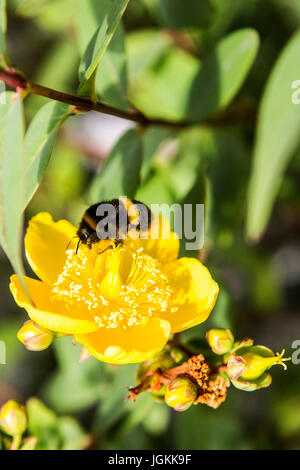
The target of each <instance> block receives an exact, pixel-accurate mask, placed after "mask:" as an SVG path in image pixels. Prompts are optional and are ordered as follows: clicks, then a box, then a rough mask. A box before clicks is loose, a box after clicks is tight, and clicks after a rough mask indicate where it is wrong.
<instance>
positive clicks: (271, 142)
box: [246, 31, 300, 240]
mask: <svg viewBox="0 0 300 470" xmlns="http://www.w3.org/2000/svg"><path fill="white" fill-rule="evenodd" d="M299 48H300V32H299V31H298V32H297V33H296V34H295V35H294V36H293V37H292V39H291V40H290V41H289V43H288V44H287V46H286V47H285V49H284V50H283V52H282V53H281V55H280V57H279V59H278V61H277V63H276V64H275V67H274V69H273V71H272V73H271V76H270V78H269V80H268V83H267V85H266V89H265V91H264V95H263V99H262V102H261V106H260V110H259V118H258V128H257V135H256V142H255V149H254V163H253V168H252V173H251V179H250V184H249V194H248V214H247V231H246V233H247V236H248V237H250V238H251V239H255V240H257V239H258V238H259V237H260V236H261V235H262V233H263V231H264V229H265V227H266V225H267V223H268V220H269V217H270V214H271V211H272V206H273V203H274V199H275V197H276V194H277V192H278V189H279V187H280V183H281V179H282V176H283V174H284V171H285V169H286V167H287V165H288V162H289V159H290V157H291V156H292V154H293V152H294V151H295V150H296V147H297V145H298V143H299V135H300V134H299V126H300V105H299V104H294V103H293V101H292V96H293V93H296V92H297V90H296V89H293V88H292V83H293V81H294V80H296V79H299V77H300V62H299Z"/></svg>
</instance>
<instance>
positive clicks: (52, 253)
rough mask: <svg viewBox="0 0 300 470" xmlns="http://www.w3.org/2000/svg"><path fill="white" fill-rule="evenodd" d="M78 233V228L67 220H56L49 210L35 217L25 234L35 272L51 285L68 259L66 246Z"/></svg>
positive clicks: (29, 257) (30, 260)
mask: <svg viewBox="0 0 300 470" xmlns="http://www.w3.org/2000/svg"><path fill="white" fill-rule="evenodd" d="M75 234H76V228H75V227H74V226H73V225H72V224H70V222H68V221H67V220H60V221H58V222H54V221H53V219H52V217H51V215H50V214H49V213H48V212H40V213H39V214H37V215H36V216H35V217H33V218H32V219H31V220H30V222H29V226H28V229H27V232H26V235H25V251H26V257H27V259H28V262H29V264H30V266H31V268H32V269H33V271H34V272H35V274H36V275H37V276H38V277H39V278H40V279H41V280H42V281H44V282H46V283H47V284H49V285H51V284H53V283H54V282H55V281H56V280H57V277H58V275H59V274H60V272H61V271H62V268H63V266H64V263H65V260H66V254H65V252H66V248H67V246H68V243H69V242H70V240H71V239H72V237H74V235H75Z"/></svg>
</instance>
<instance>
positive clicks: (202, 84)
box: [128, 29, 259, 122]
mask: <svg viewBox="0 0 300 470" xmlns="http://www.w3.org/2000/svg"><path fill="white" fill-rule="evenodd" d="M152 43H153V44H155V43H156V44H157V46H156V47H155V48H154V50H155V51H156V52H155V54H154V52H153V51H152V52H150V51H151V46H152ZM258 44H259V40H258V35H257V33H256V31H254V30H252V29H241V30H238V31H235V32H234V33H232V34H230V35H229V36H226V37H225V38H224V39H222V40H221V41H220V42H219V43H218V44H217V46H216V48H215V49H214V50H212V52H210V54H209V55H208V56H206V57H204V59H203V62H202V63H201V62H200V60H199V59H196V58H195V57H193V56H191V55H190V54H188V53H186V52H185V51H183V50H181V49H179V48H178V47H175V46H174V45H172V44H171V43H170V41H168V39H167V38H165V34H163V33H159V32H153V31H152V32H149V31H146V32H144V31H143V32H142V33H134V34H132V35H130V37H129V40H128V56H129V63H128V64H129V79H130V88H129V97H130V100H131V101H132V103H133V104H134V105H135V106H136V107H137V108H138V109H140V110H141V111H143V112H144V113H145V114H146V115H147V116H149V117H151V118H162V119H170V120H174V121H178V120H188V121H192V122H197V121H202V120H204V119H206V118H208V117H210V116H211V115H213V114H215V113H216V112H217V111H219V110H220V109H222V108H224V107H225V106H227V105H228V104H229V103H230V101H231V100H232V99H233V98H234V96H235V95H236V94H237V92H238V91H239V89H240V87H241V85H242V83H243V81H244V80H245V78H246V76H247V73H248V71H249V68H250V67H251V65H252V63H253V60H254V58H255V55H256V52H257V49H258ZM153 47H154V46H153ZM148 54H150V59H151V60H150V59H149V57H148ZM140 57H141V58H143V57H145V58H144V59H142V60H141V61H140V62H139V60H138V59H139V58H140Z"/></svg>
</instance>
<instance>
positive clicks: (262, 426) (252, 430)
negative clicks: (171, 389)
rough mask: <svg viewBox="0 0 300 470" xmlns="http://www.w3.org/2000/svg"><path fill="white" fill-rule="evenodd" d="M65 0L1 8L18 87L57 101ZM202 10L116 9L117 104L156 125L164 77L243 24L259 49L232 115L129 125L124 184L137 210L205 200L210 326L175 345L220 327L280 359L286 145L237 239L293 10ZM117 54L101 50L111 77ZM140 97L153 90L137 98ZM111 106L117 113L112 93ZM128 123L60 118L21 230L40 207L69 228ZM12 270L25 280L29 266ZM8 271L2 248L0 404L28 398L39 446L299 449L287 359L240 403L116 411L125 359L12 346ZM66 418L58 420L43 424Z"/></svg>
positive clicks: (295, 312)
mask: <svg viewBox="0 0 300 470" xmlns="http://www.w3.org/2000/svg"><path fill="white" fill-rule="evenodd" d="M78 1H79V0H78ZM74 3H76V1H75V0H53V1H51V2H48V1H46V0H44V1H35V0H26V1H20V0H8V51H9V57H10V58H11V59H12V61H13V63H14V65H16V66H17V67H18V68H19V69H20V70H22V71H23V72H24V73H25V74H26V75H27V76H28V77H29V79H30V80H32V81H35V82H37V83H40V84H43V85H45V86H49V87H53V88H55V89H58V90H61V91H65V92H69V93H76V89H77V86H78V81H77V68H78V63H79V58H80V25H79V26H78V15H77V13H76V8H75V7H74ZM77 3H78V2H77ZM166 3H168V2H166ZM174 3H177V2H175V1H174ZM187 3H188V2H187ZM196 3H197V2H196ZM198 3H201V2H198ZM204 3H206V2H204ZM161 4H163V1H161ZM207 4H209V2H207ZM212 4H213V8H212V10H208V11H207V12H204V13H203V12H201V15H189V14H188V9H187V10H186V11H187V15H186V16H187V17H186V18H185V17H180V18H179V17H178V15H176V14H175V13H174V12H175V11H176V8H174V10H172V11H173V13H174V15H172V14H170V12H169V13H168V14H167V13H166V11H165V9H164V8H163V7H162V6H161V5H160V2H159V0H157V1H156V0H132V1H131V2H130V3H129V6H128V8H127V10H126V12H125V15H124V17H123V26H124V30H125V32H126V36H125V37H126V40H125V44H126V51H127V62H128V81H129V90H130V92H129V98H130V100H131V101H132V102H134V104H135V106H137V107H138V108H140V109H143V110H144V111H145V112H147V113H148V114H149V115H151V114H153V109H155V110H156V112H157V113H158V114H159V115H162V116H161V117H165V118H171V119H172V117H174V116H175V118H176V116H179V117H181V116H180V114H181V108H180V100H177V101H176V100H173V96H172V94H168V88H169V84H170V83H172V86H173V88H172V87H171V89H178V95H180V93H181V89H182V87H184V86H185V79H186V77H185V74H186V73H187V74H188V73H193V67H194V61H197V60H199V58H200V59H201V58H202V57H204V56H205V55H206V54H207V53H208V52H210V51H211V50H212V48H213V47H214V45H215V44H216V43H217V42H218V41H219V40H220V39H221V38H223V37H225V36H226V35H227V34H229V33H230V32H231V31H235V30H237V29H240V28H254V29H255V30H256V31H257V32H258V33H259V36H260V40H261V44H260V48H259V51H258V55H257V57H256V59H255V61H254V64H253V66H252V68H251V70H250V73H249V74H248V76H247V78H246V80H245V82H244V83H243V86H242V88H241V89H240V91H239V93H238V95H237V96H236V98H235V103H236V107H235V108H234V109H238V110H240V111H241V112H242V115H243V116H244V118H245V119H243V118H241V119H236V122H234V123H230V124H227V125H224V126H218V127H213V126H204V125H202V126H200V125H199V126H197V125H195V126H193V127H190V128H188V129H185V130H182V131H176V130H170V129H167V128H163V127H150V128H148V129H147V130H144V131H143V132H142V133H141V144H142V148H141V151H142V152H143V162H142V163H141V175H142V177H141V179H140V180H139V181H138V183H137V184H138V187H137V188H136V187H135V188H134V189H132V188H131V187H129V189H128V191H129V192H130V191H131V190H132V191H133V192H134V194H135V195H136V198H137V199H139V200H141V201H143V202H145V203H147V204H151V203H163V202H166V203H168V204H173V203H174V202H179V203H185V202H189V203H205V207H206V220H205V245H204V248H203V249H202V250H201V251H200V254H199V255H200V259H202V260H203V261H204V262H205V263H206V264H207V265H208V266H209V268H210V270H211V272H212V274H213V276H214V278H215V279H216V280H217V281H218V282H219V285H220V288H221V289H220V295H219V298H218V301H217V304H216V307H215V309H214V311H213V312H212V314H211V317H210V319H209V321H208V322H207V323H205V324H204V325H200V326H199V327H195V328H193V329H191V330H189V331H188V332H186V333H185V334H184V335H183V336H186V338H190V337H204V334H205V331H206V330H207V329H209V327H212V326H214V327H228V328H230V329H232V331H233V332H234V335H235V337H236V338H241V337H244V336H248V337H252V338H254V339H255V342H256V344H264V345H266V346H269V347H271V348H272V349H273V350H275V351H281V349H282V347H285V348H286V350H287V353H288V355H290V354H291V353H292V352H293V350H292V349H291V345H292V342H293V341H294V340H295V339H300V311H299V300H300V241H299V233H300V223H299V221H300V218H299V214H300V199H299V183H300V179H299V176H300V148H298V149H297V151H296V152H295V154H294V155H293V159H292V160H291V162H290V164H289V165H288V168H287V171H286V173H285V175H284V178H283V181H282V184H281V186H280V190H279V194H278V196H277V199H276V203H275V206H274V209H273V212H272V216H271V218H270V221H269V223H268V226H267V230H266V231H265V233H264V235H263V237H262V239H261V240H260V242H259V243H257V244H251V243H250V242H248V241H247V240H246V238H245V219H246V207H247V188H248V184H249V175H250V169H251V164H252V156H253V146H254V138H255V127H254V124H253V116H254V115H255V114H256V112H257V108H258V106H259V103H260V100H261V96H262V93H263V89H264V87H265V84H266V81H267V79H268V77H269V75H270V71H271V69H272V67H273V65H274V63H275V61H276V60H277V58H278V56H279V54H280V51H281V50H282V49H283V47H284V46H285V45H286V43H287V41H288V40H289V38H290V37H291V36H292V34H293V33H294V32H295V31H296V30H297V28H299V27H300V4H299V2H298V0H286V1H284V0H251V1H244V0H221V1H219V2H212ZM182 23H184V24H182ZM182 26H184V28H183V29H182ZM78 31H79V32H78ZM118 34H123V31H119V32H118ZM78 38H79V39H78ZM116 41H117V40H116ZM299 52H300V51H299ZM122 57H123V56H122V51H120V53H119V54H118V48H117V45H116V53H115V59H116V60H117V62H118V70H119V72H120V74H121V75H120V77H121V78H122V77H123V75H122V74H123V72H124V70H123V69H124V67H125V65H124V64H123V62H122V60H123V59H122ZM100 67H101V64H100ZM189 71H191V72H189ZM107 73H108V75H107V76H106V75H105V74H107ZM124 73H125V72H124ZM103 74H104V75H103V79H102V81H101V80H100V83H99V90H100V89H101V90H102V92H101V93H100V94H101V98H103V99H104V101H107V102H109V103H110V104H114V100H116V106H118V107H120V94H118V95H117V97H116V96H115V95H114V90H115V87H114V86H113V85H114V78H113V74H110V73H109V72H107V69H105V66H104V65H103ZM157 77H159V79H160V80H158V81H157ZM292 79H300V77H291V80H292ZM124 80H126V77H125V75H124ZM120 81H121V83H122V79H121V80H120ZM149 89H151V90H153V95H149V94H148V90H149ZM45 102H46V100H45V99H44V98H40V97H36V96H30V97H29V98H27V99H26V101H25V111H26V119H27V121H28V122H29V121H30V120H31V119H32V117H33V116H34V115H35V113H36V112H37V110H38V109H39V107H40V106H41V105H43V104H44V103H45ZM178 103H179V104H178ZM122 106H123V109H126V108H127V107H128V103H127V101H126V97H125V98H124V102H123V104H122V103H121V107H122ZM178 106H179V107H178ZM243 110H245V111H243ZM243 113H244V114H243ZM132 127H133V124H132V123H130V122H127V121H124V120H120V119H118V118H112V117H109V116H104V115H101V114H99V113H88V114H86V115H81V116H76V117H71V118H70V119H69V120H68V121H67V122H66V123H65V124H64V126H63V127H62V128H61V130H60V132H59V136H58V139H57V142H56V144H55V147H54V151H53V155H52V157H51V161H50V164H49V167H48V169H47V172H46V174H45V177H44V178H43V181H42V184H41V186H40V188H39V190H38V192H37V193H36V194H35V196H34V198H33V199H32V201H31V203H30V205H29V206H28V208H27V211H26V220H25V226H26V223H27V221H28V219H30V217H32V216H33V215H34V214H36V213H37V212H39V211H49V212H51V213H52V215H53V217H54V218H55V219H59V218H67V219H68V220H70V221H72V222H73V223H74V224H76V225H77V224H78V222H79V220H80V216H81V213H82V211H83V210H84V208H85V207H86V206H87V204H88V203H89V200H91V199H95V198H96V199H97V198H99V199H101V197H100V195H101V194H102V193H101V191H102V192H104V194H106V193H105V191H107V188H106V186H105V180H106V177H107V173H108V169H107V168H106V169H105V171H104V174H103V173H101V169H102V168H103V164H104V162H105V160H106V158H107V156H108V155H109V153H110V151H111V149H112V148H113V146H114V145H115V144H116V142H117V140H118V139H119V138H120V137H121V136H122V135H123V134H124V132H126V131H128V129H130V128H132ZM132 132H135V131H132ZM125 144H126V142H125ZM123 148H125V149H126V148H127V147H126V145H123ZM128 153H130V147H129V150H128ZM130 157H132V158H134V156H131V155H129V156H128V158H130ZM96 171H97V172H98V176H97V179H96V180H95V179H94V175H95V172H96ZM105 172H106V173H105ZM108 176H109V173H108ZM97 181H98V182H97ZM99 181H100V186H101V188H102V189H101V191H100V193H99ZM130 184H133V183H132V181H131V183H130ZM122 189H124V188H122ZM125 189H126V188H125ZM128 191H127V195H129V196H132V195H133V194H128ZM108 192H109V190H108ZM120 192H121V194H123V192H122V191H120ZM183 253H184V250H183V247H182V254H183ZM185 254H186V255H187V256H195V255H197V253H192V252H188V253H185ZM26 270H27V273H30V274H32V273H31V271H30V268H29V266H28V265H26ZM10 274H12V269H11V267H10V264H9V262H8V260H7V259H6V257H5V255H4V253H3V252H1V253H0V276H1V285H0V289H1V312H0V339H1V340H2V341H5V343H6V346H7V364H6V365H1V366H0V403H2V402H4V401H5V400H7V399H10V398H15V399H17V400H20V401H24V400H26V399H28V398H29V397H32V396H37V397H39V398H40V399H41V400H42V401H43V403H45V405H47V407H49V408H50V409H51V410H52V411H53V413H52V411H47V410H46V409H44V408H43V407H41V405H40V404H39V403H38V402H36V401H31V402H30V403H31V405H30V406H31V407H32V408H33V413H35V416H40V422H42V423H44V425H43V426H42V427H43V429H37V428H38V427H39V424H37V423H38V422H39V419H37V420H36V421H37V423H35V425H33V429H32V432H33V433H38V434H39V435H40V436H41V438H40V444H39V445H40V447H41V448H50V449H56V448H83V447H85V448H87V447H94V448H99V449H156V448H160V449H162V448H165V449H297V448H299V447H300V391H299V390H300V387H299V386H300V374H299V371H300V369H299V366H297V365H293V364H292V363H289V365H288V371H287V372H282V371H281V370H279V368H274V369H273V370H272V376H273V384H272V385H271V387H269V388H267V389H263V390H260V391H257V392H253V393H248V394H247V392H242V391H238V390H236V389H234V388H233V387H230V390H229V393H228V398H227V401H226V402H225V403H224V404H222V405H221V407H220V408H219V409H217V410H213V409H210V408H207V407H205V406H201V405H200V406H197V407H192V408H191V409H190V410H188V411H187V412H184V413H182V414H180V413H176V412H173V411H172V410H171V409H169V408H168V407H167V406H165V405H162V404H159V403H156V402H154V401H153V400H152V399H151V397H150V396H149V395H148V394H144V395H141V396H140V397H139V398H138V400H137V402H136V403H129V402H125V398H126V395H127V390H126V386H128V385H133V384H134V382H135V378H134V377H135V370H136V365H128V366H121V367H117V366H110V365H106V364H102V363H100V362H98V361H96V359H94V358H91V359H89V360H88V361H87V362H84V363H82V364H80V365H79V364H78V359H79V353H80V349H79V345H77V346H73V345H72V343H71V338H64V339H61V340H58V341H56V343H55V345H54V346H53V347H52V348H50V349H49V350H47V351H44V352H40V353H33V352H29V351H27V350H26V349H25V348H24V347H23V345H22V344H21V343H19V341H18V340H17V338H16V332H17V330H18V329H19V328H20V326H21V325H22V324H23V322H24V321H25V319H26V315H25V311H21V309H19V308H18V307H17V305H16V304H15V303H14V301H13V299H12V297H11V296H10V293H9V289H8V283H9V275H10ZM54 413H55V414H54ZM66 415H67V416H68V418H63V419H61V418H60V419H59V418H58V416H59V417H61V416H66Z"/></svg>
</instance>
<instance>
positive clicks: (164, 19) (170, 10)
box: [146, 0, 216, 28]
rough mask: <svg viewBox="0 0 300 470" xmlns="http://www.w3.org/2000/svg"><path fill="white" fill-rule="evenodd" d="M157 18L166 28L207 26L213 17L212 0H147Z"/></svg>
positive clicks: (213, 4) (213, 6)
mask: <svg viewBox="0 0 300 470" xmlns="http://www.w3.org/2000/svg"><path fill="white" fill-rule="evenodd" d="M146 3H148V4H149V7H150V9H152V8H153V10H154V13H156V16H157V18H158V20H159V21H160V22H161V23H162V24H163V25H164V26H166V27H168V28H207V27H208V26H209V25H210V24H211V23H212V21H213V20H214V17H215V12H216V3H215V2H214V1H212V0H200V1H199V0H189V1H186V2H184V1H182V0H163V1H157V0H147V2H146Z"/></svg>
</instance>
